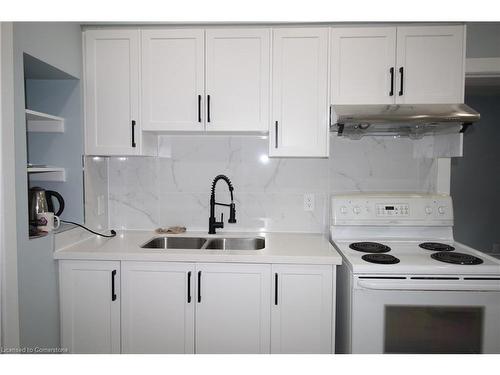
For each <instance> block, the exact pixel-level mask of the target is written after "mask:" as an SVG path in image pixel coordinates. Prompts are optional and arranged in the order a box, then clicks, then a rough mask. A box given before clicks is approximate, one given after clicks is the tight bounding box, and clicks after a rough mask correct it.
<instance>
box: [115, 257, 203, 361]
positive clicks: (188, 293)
mask: <svg viewBox="0 0 500 375" xmlns="http://www.w3.org/2000/svg"><path fill="white" fill-rule="evenodd" d="M194 280H195V275H194V265H193V264H189V263H169V262H122V285H123V288H122V290H123V292H122V353H146V354H147V353H150V354H153V353H171V354H173V353H177V354H182V353H194V306H195V303H196V302H195V299H194V292H195V289H194V286H195V283H194Z"/></svg>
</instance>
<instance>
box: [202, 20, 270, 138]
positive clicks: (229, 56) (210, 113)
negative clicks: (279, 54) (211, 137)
mask: <svg viewBox="0 0 500 375" xmlns="http://www.w3.org/2000/svg"><path fill="white" fill-rule="evenodd" d="M269 75H270V33H269V29H260V28H253V29H207V30H206V98H207V107H206V109H207V112H206V129H207V130H209V131H212V130H215V131H217V130H221V131H262V132H265V131H267V130H268V124H269V79H270V76H269Z"/></svg>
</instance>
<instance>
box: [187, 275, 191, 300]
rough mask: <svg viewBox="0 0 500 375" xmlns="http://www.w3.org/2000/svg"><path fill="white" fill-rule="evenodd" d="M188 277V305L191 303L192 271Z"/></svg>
mask: <svg viewBox="0 0 500 375" xmlns="http://www.w3.org/2000/svg"><path fill="white" fill-rule="evenodd" d="M187 277H188V298H187V300H188V303H191V271H189V272H188V274H187Z"/></svg>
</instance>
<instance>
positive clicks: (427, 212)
mask: <svg viewBox="0 0 500 375" xmlns="http://www.w3.org/2000/svg"><path fill="white" fill-rule="evenodd" d="M425 213H426V214H427V215H430V214H432V207H429V206H427V207H425Z"/></svg>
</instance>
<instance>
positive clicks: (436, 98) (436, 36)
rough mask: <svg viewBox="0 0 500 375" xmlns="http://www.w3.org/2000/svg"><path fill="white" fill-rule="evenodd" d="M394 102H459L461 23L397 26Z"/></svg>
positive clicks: (462, 46) (462, 69)
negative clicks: (455, 24) (396, 83)
mask: <svg viewBox="0 0 500 375" xmlns="http://www.w3.org/2000/svg"><path fill="white" fill-rule="evenodd" d="M397 33H398V36H397V46H398V48H397V73H398V86H397V97H396V102H397V103H408V104H418V103H463V101H464V87H465V26H415V27H398V29H397Z"/></svg>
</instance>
